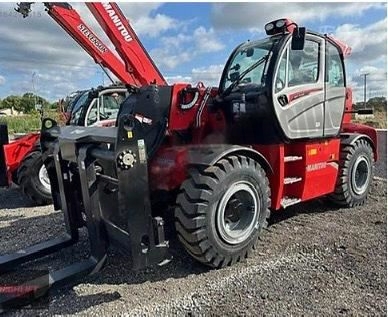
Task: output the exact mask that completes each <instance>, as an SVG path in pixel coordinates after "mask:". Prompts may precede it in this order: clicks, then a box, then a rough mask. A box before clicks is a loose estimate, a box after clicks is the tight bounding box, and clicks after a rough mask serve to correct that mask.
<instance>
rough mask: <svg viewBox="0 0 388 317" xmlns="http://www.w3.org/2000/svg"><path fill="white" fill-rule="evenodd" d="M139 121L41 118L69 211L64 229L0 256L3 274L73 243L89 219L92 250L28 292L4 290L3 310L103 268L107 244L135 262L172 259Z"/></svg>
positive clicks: (60, 203)
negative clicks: (65, 122) (154, 206)
mask: <svg viewBox="0 0 388 317" xmlns="http://www.w3.org/2000/svg"><path fill="white" fill-rule="evenodd" d="M138 124H139V123H138V121H137V120H135V119H134V118H133V117H132V116H131V115H122V116H120V118H119V119H118V124H117V127H112V128H103V129H101V128H94V127H75V126H67V127H63V128H60V127H58V126H57V125H56V122H55V121H52V120H51V119H44V120H43V122H42V131H41V146H42V152H43V160H44V163H45V165H46V168H47V170H48V173H49V177H50V181H51V184H52V185H51V186H52V196H53V202H54V209H55V210H62V211H63V213H64V221H65V226H66V233H65V234H64V235H63V236H61V237H56V238H54V239H52V240H49V241H45V242H42V243H39V244H36V245H33V246H30V247H27V248H25V249H23V250H19V251H17V252H16V253H13V254H8V255H3V256H1V257H0V275H1V274H3V273H5V272H8V271H10V270H15V269H17V267H18V266H19V265H21V264H24V263H26V262H29V261H32V260H36V259H39V258H42V257H44V256H46V255H49V254H52V253H55V252H57V251H59V250H61V249H63V248H66V247H69V246H72V245H74V244H75V243H76V242H77V241H78V240H79V229H80V228H81V227H83V226H86V228H87V232H88V238H89V243H90V256H89V258H87V259H85V260H83V261H81V262H78V263H74V264H72V265H70V266H67V267H65V268H63V269H60V270H57V271H51V272H49V273H48V275H44V276H41V277H39V278H37V279H34V280H32V281H28V282H26V283H25V284H22V285H33V286H34V288H32V289H26V291H25V292H18V293H12V294H11V293H1V292H0V312H1V310H2V309H6V308H7V307H10V305H18V303H23V304H24V303H25V302H29V301H30V300H33V299H35V298H37V297H39V296H41V295H43V294H45V293H47V291H48V289H49V288H50V287H55V286H57V287H58V286H61V285H63V284H71V283H75V282H76V281H77V280H78V279H79V278H80V277H81V276H85V275H88V274H93V273H96V272H98V271H99V270H100V269H101V268H102V267H103V265H104V263H105V261H106V258H107V250H108V247H109V246H115V247H118V248H119V249H120V250H123V251H125V252H126V253H129V254H130V255H131V259H132V268H133V269H134V270H138V269H142V268H145V267H148V266H151V265H155V264H158V265H162V264H165V263H167V262H168V261H169V260H170V255H169V253H168V241H166V240H165V236H164V223H163V219H162V218H160V217H152V215H151V204H150V199H149V192H148V191H149V189H148V169H147V155H146V149H145V143H144V139H143V138H142V137H143V136H142V135H141V133H140V134H139V133H138V136H137V135H136V134H135V133H134V131H136V126H137V125H138Z"/></svg>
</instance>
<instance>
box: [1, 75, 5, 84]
mask: <svg viewBox="0 0 388 317" xmlns="http://www.w3.org/2000/svg"><path fill="white" fill-rule="evenodd" d="M4 83H5V77H4V76H1V75H0V86H1V85H4Z"/></svg>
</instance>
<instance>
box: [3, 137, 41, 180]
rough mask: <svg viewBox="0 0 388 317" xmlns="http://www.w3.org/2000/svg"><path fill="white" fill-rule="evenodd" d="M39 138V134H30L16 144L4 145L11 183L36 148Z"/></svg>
mask: <svg viewBox="0 0 388 317" xmlns="http://www.w3.org/2000/svg"><path fill="white" fill-rule="evenodd" d="M39 137H40V134H39V133H30V134H28V135H26V136H24V137H22V138H20V139H17V140H16V141H14V142H11V143H9V144H6V145H4V153H5V160H6V166H7V175H8V181H9V183H11V181H12V176H13V174H14V173H15V172H16V171H17V170H18V168H19V166H20V163H21V162H22V161H23V159H24V157H25V156H26V155H27V154H28V153H29V152H31V151H32V150H33V149H34V148H35V147H36V143H37V142H38V140H39Z"/></svg>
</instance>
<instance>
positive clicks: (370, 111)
mask: <svg viewBox="0 0 388 317" xmlns="http://www.w3.org/2000/svg"><path fill="white" fill-rule="evenodd" d="M357 114H361V115H368V114H373V109H371V108H364V109H358V110H357Z"/></svg>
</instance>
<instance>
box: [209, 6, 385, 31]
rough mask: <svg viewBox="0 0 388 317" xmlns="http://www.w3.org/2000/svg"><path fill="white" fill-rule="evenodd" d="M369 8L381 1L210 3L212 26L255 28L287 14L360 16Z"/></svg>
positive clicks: (297, 18) (312, 17) (304, 18)
mask: <svg viewBox="0 0 388 317" xmlns="http://www.w3.org/2000/svg"><path fill="white" fill-rule="evenodd" d="M371 8H385V4H383V3H333V2H330V3H314V4H313V5H312V4H311V3H292V2H291V3H286V4H284V3H272V2H271V3H269V2H268V3H263V2H260V3H254V2H250V3H214V4H213V7H212V12H211V13H212V16H211V18H212V21H213V25H214V27H215V28H217V29H218V28H220V29H235V28H258V29H259V30H263V27H264V25H265V23H267V22H270V21H272V20H276V19H279V18H284V17H289V18H291V19H292V20H294V21H295V22H297V23H304V22H308V21H314V20H319V21H323V20H324V19H326V18H329V17H333V16H337V17H341V16H342V17H345V16H361V15H362V14H363V13H364V11H366V10H368V9H371Z"/></svg>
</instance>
